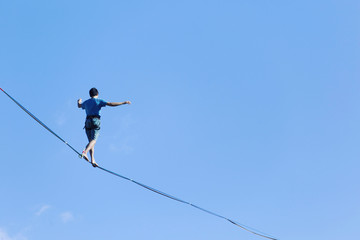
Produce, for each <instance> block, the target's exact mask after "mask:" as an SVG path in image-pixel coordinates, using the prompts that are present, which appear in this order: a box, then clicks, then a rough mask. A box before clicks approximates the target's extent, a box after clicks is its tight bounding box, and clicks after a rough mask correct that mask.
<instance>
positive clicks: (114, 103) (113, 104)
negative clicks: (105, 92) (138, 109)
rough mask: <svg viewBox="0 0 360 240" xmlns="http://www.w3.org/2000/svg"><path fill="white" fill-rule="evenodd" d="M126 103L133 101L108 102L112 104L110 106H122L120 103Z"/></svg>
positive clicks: (108, 104)
mask: <svg viewBox="0 0 360 240" xmlns="http://www.w3.org/2000/svg"><path fill="white" fill-rule="evenodd" d="M124 104H131V102H130V101H125V102H108V103H106V105H107V106H110V107H116V106H120V105H124Z"/></svg>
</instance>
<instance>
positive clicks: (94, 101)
mask: <svg viewBox="0 0 360 240" xmlns="http://www.w3.org/2000/svg"><path fill="white" fill-rule="evenodd" d="M106 104H107V102H106V101H104V100H102V99H99V98H90V99H88V100H86V101H85V102H83V103H82V104H81V108H82V109H85V111H86V115H87V116H94V115H99V116H100V110H101V108H102V107H105V106H106Z"/></svg>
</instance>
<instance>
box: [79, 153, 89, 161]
mask: <svg viewBox="0 0 360 240" xmlns="http://www.w3.org/2000/svg"><path fill="white" fill-rule="evenodd" d="M86 155H87V154H86V153H85V151H84V152H82V154H81V157H82V158H84V159H85V160H86V161H88V162H90V160H89V158H88V157H87V156H86Z"/></svg>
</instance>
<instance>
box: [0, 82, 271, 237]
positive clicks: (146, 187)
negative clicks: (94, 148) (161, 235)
mask: <svg viewBox="0 0 360 240" xmlns="http://www.w3.org/2000/svg"><path fill="white" fill-rule="evenodd" d="M0 90H1V91H2V92H3V93H5V94H6V95H7V96H8V97H9V98H10V99H11V100H12V101H13V102H15V103H16V105H18V106H19V107H20V108H21V109H22V110H23V111H24V112H26V113H27V114H28V115H29V116H30V117H32V118H33V119H34V120H35V121H36V122H38V123H39V124H40V125H41V126H43V127H44V128H45V129H46V130H48V131H49V132H50V133H52V134H53V135H54V136H55V137H57V138H58V139H59V140H60V141H62V142H63V143H65V144H66V145H67V146H68V147H69V148H70V149H71V150H73V151H74V152H75V153H76V154H77V155H78V156H79V157H80V158H82V154H81V153H80V152H78V151H77V150H76V149H75V148H73V147H72V146H71V145H70V144H69V143H67V142H66V141H65V140H64V139H62V138H61V137H60V136H59V135H57V134H56V133H55V132H54V131H52V130H51V129H50V128H49V127H48V126H46V125H45V124H44V123H43V122H42V121H40V120H39V119H38V118H37V117H36V116H35V115H33V114H32V113H31V112H29V111H28V110H27V109H26V108H25V107H23V106H22V105H21V104H20V103H19V102H18V101H16V100H15V99H14V98H13V97H11V96H10V95H9V94H8V93H7V92H5V91H4V90H3V89H2V88H0ZM85 160H86V159H85ZM86 161H87V160H86ZM96 167H97V168H99V169H101V170H103V171H104V172H107V173H109V174H112V175H114V176H116V177H119V178H122V179H125V180H127V181H130V182H133V183H135V184H137V185H139V186H141V187H143V188H145V189H148V190H150V191H152V192H154V193H157V194H159V195H162V196H164V197H167V198H170V199H172V200H175V201H177V202H181V203H184V204H187V205H190V206H192V207H194V208H197V209H199V210H201V211H203V212H206V213H208V214H211V215H213V216H216V217H219V218H222V219H224V220H227V221H228V222H230V223H232V224H234V225H235V226H238V227H240V228H242V229H244V230H246V231H248V232H250V233H252V234H255V235H257V236H260V237H263V238H267V239H271V240H277V239H276V238H275V237H272V236H270V235H268V234H265V233H262V232H260V231H258V230H255V229H253V228H250V227H248V226H245V225H243V224H240V223H237V222H235V221H233V220H231V219H229V218H226V217H224V216H222V215H219V214H217V213H214V212H211V211H209V210H206V209H204V208H201V207H199V206H197V205H194V204H192V203H190V202H187V201H184V200H181V199H179V198H177V197H174V196H171V195H169V194H167V193H165V192H162V191H159V190H157V189H155V188H153V187H150V186H147V185H145V184H143V183H140V182H138V181H135V180H133V179H131V178H128V177H125V176H123V175H121V174H118V173H116V172H113V171H110V170H108V169H106V168H103V167H101V166H99V165H98V166H96Z"/></svg>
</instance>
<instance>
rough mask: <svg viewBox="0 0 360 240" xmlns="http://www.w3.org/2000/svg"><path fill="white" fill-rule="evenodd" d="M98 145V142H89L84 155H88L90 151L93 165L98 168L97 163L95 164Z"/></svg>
mask: <svg viewBox="0 0 360 240" xmlns="http://www.w3.org/2000/svg"><path fill="white" fill-rule="evenodd" d="M95 144H96V140H91V141H90V142H89V144H88V145H87V146H86V149H85V150H84V154H85V155H87V153H88V152H89V151H90V155H91V164H92V165H93V166H94V167H97V166H98V165H97V163H96V162H95V158H94V147H95Z"/></svg>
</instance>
